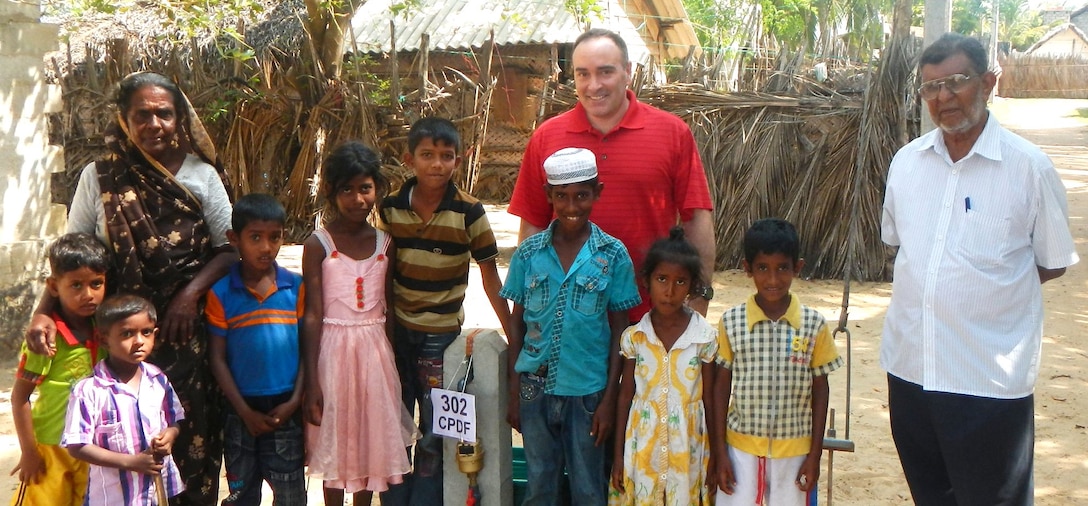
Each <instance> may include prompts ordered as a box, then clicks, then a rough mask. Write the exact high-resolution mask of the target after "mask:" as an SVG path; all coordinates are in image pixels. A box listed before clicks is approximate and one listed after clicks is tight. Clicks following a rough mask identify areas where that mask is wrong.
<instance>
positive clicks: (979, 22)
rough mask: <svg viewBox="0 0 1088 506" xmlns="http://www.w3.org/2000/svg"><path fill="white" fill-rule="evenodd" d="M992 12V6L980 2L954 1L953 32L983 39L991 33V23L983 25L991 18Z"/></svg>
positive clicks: (972, 0) (971, 0) (970, 0)
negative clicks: (984, 21)
mask: <svg viewBox="0 0 1088 506" xmlns="http://www.w3.org/2000/svg"><path fill="white" fill-rule="evenodd" d="M990 12H991V10H990V4H989V3H986V4H983V3H982V2H981V1H980V0H953V1H952V31H953V32H956V33H959V34H963V35H968V36H971V37H982V36H983V35H985V34H987V33H989V27H990V23H986V24H983V20H989V19H990V18H991V15H990Z"/></svg>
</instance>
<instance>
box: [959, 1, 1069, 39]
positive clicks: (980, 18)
mask: <svg viewBox="0 0 1088 506" xmlns="http://www.w3.org/2000/svg"><path fill="white" fill-rule="evenodd" d="M994 1H996V2H997V10H998V26H997V33H998V39H999V40H1002V41H1006V42H1009V43H1010V45H1011V46H1012V47H1013V48H1014V49H1017V50H1024V49H1027V48H1028V47H1029V46H1031V45H1032V44H1034V43H1035V42H1036V41H1038V40H1039V39H1040V38H1041V37H1042V36H1043V35H1045V34H1046V32H1047V30H1049V29H1050V28H1052V27H1053V26H1052V25H1051V26H1047V25H1044V24H1043V21H1042V16H1040V15H1039V13H1038V12H1037V11H1035V10H1034V9H1033V8H1032V5H1031V3H1030V2H1029V0H985V1H984V0H954V1H953V3H952V31H954V32H958V33H962V34H964V35H970V36H974V37H980V38H985V37H987V36H988V35H989V33H990V30H991V27H992V26H993V6H994V3H993V2H994Z"/></svg>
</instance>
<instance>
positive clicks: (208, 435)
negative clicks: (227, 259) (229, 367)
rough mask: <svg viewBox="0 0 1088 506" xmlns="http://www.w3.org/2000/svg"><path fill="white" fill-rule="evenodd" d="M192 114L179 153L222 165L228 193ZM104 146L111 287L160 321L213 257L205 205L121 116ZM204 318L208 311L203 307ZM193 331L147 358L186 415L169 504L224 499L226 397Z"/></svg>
mask: <svg viewBox="0 0 1088 506" xmlns="http://www.w3.org/2000/svg"><path fill="white" fill-rule="evenodd" d="M187 101H188V100H187V99H186V102H187ZM186 105H188V104H186ZM188 109H189V110H188V118H189V124H187V125H182V124H181V122H179V125H178V136H179V142H182V143H183V145H181V146H179V148H180V149H184V150H186V151H189V152H194V153H195V154H197V155H198V156H200V157H201V158H202V159H203V160H204V161H205V162H207V163H209V164H211V165H213V166H216V167H217V169H218V170H219V173H220V176H221V177H222V178H223V181H224V186H225V187H226V188H227V190H228V195H229V193H230V185H229V184H226V183H227V182H226V177H225V175H224V173H223V171H222V169H221V168H219V167H218V165H217V164H216V163H215V150H214V148H212V146H211V143H210V140H209V138H208V135H207V133H206V132H205V130H204V127H203V125H202V124H200V120H199V119H198V117H197V116H196V114H195V112H194V111H193V109H192V106H191V105H188ZM180 112H181V111H179V113H180ZM180 116H181V115H180V114H179V117H180ZM186 134H188V135H186ZM106 146H107V147H108V148H109V154H108V155H107V156H106V158H105V159H103V160H101V161H99V162H97V165H96V168H97V170H98V183H99V185H100V186H101V190H102V202H103V206H104V208H105V215H106V228H107V230H108V234H109V246H110V247H112V249H113V255H112V257H113V273H112V274H113V276H112V277H111V279H110V280H109V287H110V288H111V291H116V292H118V293H133V294H137V295H140V296H143V297H145V298H147V299H148V300H150V301H152V302H153V303H154V305H155V308H156V310H157V311H158V313H159V318H160V319H161V318H162V317H163V316H164V315H165V314H166V308H167V306H168V305H169V304H170V301H171V300H172V299H173V297H174V295H175V294H176V293H177V292H178V291H180V290H181V289H182V288H184V287H185V285H186V284H187V283H188V282H189V281H190V280H192V279H193V277H195V276H196V275H197V273H198V272H200V270H201V269H202V268H203V267H204V266H205V265H207V263H208V262H209V261H210V260H211V259H212V258H213V257H214V256H215V254H216V251H214V250H213V247H212V244H211V233H210V230H209V228H208V225H207V224H206V223H205V220H204V214H203V210H202V209H201V204H200V201H199V200H197V198H196V197H194V196H193V195H192V194H191V193H190V192H189V190H188V189H186V188H185V187H184V186H183V185H182V184H181V183H179V182H178V181H177V180H175V179H174V177H173V175H172V174H170V172H169V171H168V170H166V169H165V168H164V167H163V166H162V165H161V164H160V163H159V162H158V161H156V160H155V159H154V158H152V157H150V156H147V155H146V154H145V153H144V152H143V151H142V150H141V149H140V148H139V147H138V145H137V144H136V143H135V142H133V141H132V140H130V135H129V132H128V128H127V125H126V124H125V121H124V118H123V117H121V115H120V114H119V115H118V117H117V120H116V121H115V122H114V124H112V125H111V126H110V127H109V129H108V130H107V131H106ZM198 314H201V315H202V314H203V307H200V308H198ZM192 328H193V335H192V336H190V339H189V340H188V341H187V342H186V343H184V344H178V343H167V342H165V341H161V340H160V341H159V342H157V343H156V345H155V349H154V351H153V352H152V354H151V356H150V357H149V359H148V361H149V362H151V363H152V364H155V365H157V366H159V367H160V368H162V370H163V371H165V372H166V375H167V377H169V379H170V383H171V384H172V385H173V387H174V390H175V391H177V393H178V396H179V397H180V398H181V402H182V405H183V406H184V408H185V413H186V418H185V420H184V421H182V422H181V423H180V429H181V431H180V434H179V435H178V438H177V440H176V441H175V442H174V452H173V457H174V461H175V462H176V463H177V466H178V468H179V469H180V471H181V475H182V479H183V480H184V481H185V486H186V491H185V492H184V493H182V494H181V495H179V496H177V497H174V498H172V499H171V501H170V502H171V504H174V505H183V504H193V505H201V506H205V505H212V504H215V503H216V501H217V499H218V491H219V472H220V464H221V461H222V455H223V446H222V441H223V438H222V425H221V423H222V421H221V417H220V405H221V397H222V393H221V392H220V391H219V388H218V385H217V384H216V382H215V381H214V378H213V377H212V375H211V370H210V368H209V366H208V357H207V349H208V336H207V331H206V328H205V323H204V321H203V318H198V321H194V322H193V325H192Z"/></svg>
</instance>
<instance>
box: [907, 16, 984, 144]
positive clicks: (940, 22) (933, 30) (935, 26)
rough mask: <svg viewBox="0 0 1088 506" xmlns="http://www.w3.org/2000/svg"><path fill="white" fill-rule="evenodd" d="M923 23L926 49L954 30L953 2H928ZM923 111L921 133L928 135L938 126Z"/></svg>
mask: <svg viewBox="0 0 1088 506" xmlns="http://www.w3.org/2000/svg"><path fill="white" fill-rule="evenodd" d="M995 3H996V2H995ZM923 23H924V24H923V25H922V26H923V29H924V30H925V38H923V39H922V46H923V49H925V48H927V47H929V45H930V44H932V43H934V42H935V41H936V40H937V39H939V38H941V35H944V34H945V33H948V32H949V31H950V30H952V0H926V4H925V18H924V20H923ZM922 109H925V110H926V112H925V113H923V114H922V127H921V133H926V132H928V131H930V130H933V128H934V127H936V124H934V123H933V118H931V117H929V109H928V108H926V107H924V106H923V107H922Z"/></svg>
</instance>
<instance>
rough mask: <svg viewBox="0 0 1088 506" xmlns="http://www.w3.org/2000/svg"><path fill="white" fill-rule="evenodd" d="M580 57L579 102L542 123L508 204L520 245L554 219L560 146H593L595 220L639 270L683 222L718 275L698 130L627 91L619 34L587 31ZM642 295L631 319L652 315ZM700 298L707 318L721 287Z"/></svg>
mask: <svg viewBox="0 0 1088 506" xmlns="http://www.w3.org/2000/svg"><path fill="white" fill-rule="evenodd" d="M572 60H573V67H574V86H575V88H576V90H577V92H578V104H577V105H575V107H574V109H571V110H570V111H567V112H565V113H563V114H560V115H558V116H556V117H554V118H551V119H549V120H548V121H545V122H544V123H543V124H542V125H540V127H539V128H537V129H536V131H535V132H533V136H532V138H531V139H530V140H529V145H528V146H527V147H526V148H525V156H524V157H523V158H522V161H521V171H520V175H519V176H518V180H517V183H516V185H515V186H514V194H513V197H512V198H511V200H510V208H509V212H510V213H511V214H513V215H515V216H519V217H521V229H520V232H519V234H518V241H519V242H521V241H523V240H525V239H526V238H527V237H529V236H530V235H533V234H535V233H537V232H540V231H541V230H543V229H544V228H545V227H547V226H548V223H549V222H550V221H551V219H552V217H553V212H552V208H551V206H550V205H549V204H548V201H547V196H546V194H545V192H544V182H545V179H544V159H545V158H547V157H548V156H550V155H551V154H552V153H555V152H556V151H559V150H560V149H562V148H570V147H577V148H586V149H589V150H590V151H593V153H595V154H596V156H597V169H598V172H599V174H600V180H601V182H602V183H604V191H603V192H602V193H601V197H600V200H599V201H598V202H597V204H596V205H594V206H593V212H592V214H591V215H590V220H592V221H593V223H596V224H597V225H598V226H600V227H601V228H602V229H603V230H604V231H605V232H607V233H608V234H609V235H612V236H614V237H616V238H617V239H619V240H620V241H622V242H623V244H624V246H626V247H627V250H628V252H629V253H630V255H631V260H632V261H633V262H634V264H635V269H636V271H637V270H638V269H640V268H641V267H642V261H643V259H644V258H645V257H646V251H647V250H648V249H649V247H650V244H651V243H653V241H654V240H655V239H658V238H661V237H667V236H668V235H669V228H670V227H673V226H675V225H676V224H677V223H678V222H679V223H681V224H683V226H684V229H685V235H686V236H687V238H688V240H689V241H691V242H692V243H693V244H694V245H695V247H696V248H698V250H699V254H700V256H701V257H702V260H703V275H704V279H707V280H710V279H712V275H713V273H714V245H715V243H714V225H713V217H712V214H711V211H712V210H713V204H712V203H711V200H710V190H709V188H708V186H707V182H706V174H705V173H704V172H703V164H702V162H701V161H700V160H699V152H698V150H697V149H696V147H695V138H694V137H693V136H692V135H691V129H689V128H688V126H687V124H685V123H684V122H683V121H682V120H681V119H680V118H678V117H676V116H674V115H672V114H670V113H667V112H665V111H662V110H659V109H656V108H654V107H651V106H649V105H646V104H642V103H640V102H639V101H638V100H637V99H636V98H635V94H634V93H633V92H631V91H629V90H627V85H628V83H630V82H631V62H630V59H629V57H628V54H627V44H626V43H624V41H623V39H622V38H621V37H620V36H619V35H618V34H616V33H614V32H611V31H608V30H604V29H600V28H594V29H592V30H589V31H587V32H585V33H583V34H582V35H580V36H579V37H578V39H577V40H575V42H574V54H573V56H572ZM640 290H641V291H642V300H643V302H642V304H640V305H639V306H637V307H635V308H634V309H632V310H631V313H630V315H629V316H630V318H631V321H632V322H636V321H638V320H639V319H640V318H642V315H643V314H645V313H646V311H648V310H649V302H648V297H647V295H646V293H645V290H644V289H643V288H642V287H640ZM698 295H700V296H698V297H693V298H692V300H691V301H690V302H689V304H690V305H691V306H692V308H694V309H696V310H697V311H699V312H700V313H702V314H704V315H705V314H706V309H707V305H708V304H709V301H710V299H711V298H712V297H713V296H714V291H713V290H712V289H710V287H709V286H708V287H706V289H705V290H700V291H699V293H698Z"/></svg>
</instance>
